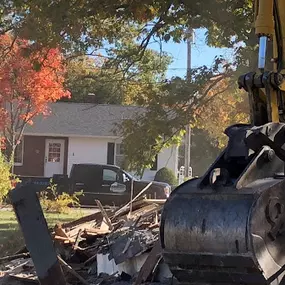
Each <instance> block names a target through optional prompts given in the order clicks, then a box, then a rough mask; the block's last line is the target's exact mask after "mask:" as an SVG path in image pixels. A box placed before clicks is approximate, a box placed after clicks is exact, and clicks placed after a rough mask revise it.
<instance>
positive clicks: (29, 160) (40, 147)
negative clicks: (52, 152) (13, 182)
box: [14, 136, 68, 176]
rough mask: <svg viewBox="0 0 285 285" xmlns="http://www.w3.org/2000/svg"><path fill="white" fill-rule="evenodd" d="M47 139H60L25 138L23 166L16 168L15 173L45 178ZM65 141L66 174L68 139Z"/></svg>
mask: <svg viewBox="0 0 285 285" xmlns="http://www.w3.org/2000/svg"><path fill="white" fill-rule="evenodd" d="M46 139H59V138H58V137H47V136H24V154H23V165H21V166H15V167H14V172H15V174H17V175H23V176H44V167H45V142H46ZM60 139H64V140H65V151H64V167H63V171H64V174H66V173H67V155H68V138H60Z"/></svg>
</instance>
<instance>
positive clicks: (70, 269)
mask: <svg viewBox="0 0 285 285" xmlns="http://www.w3.org/2000/svg"><path fill="white" fill-rule="evenodd" d="M57 258H58V260H59V262H60V264H61V265H62V266H63V267H64V268H65V269H66V270H67V271H68V272H69V273H71V274H72V275H73V276H75V277H76V278H77V279H78V280H80V281H81V283H82V284H84V285H89V283H88V282H87V281H86V280H85V279H84V278H83V277H82V276H80V275H79V274H78V273H77V272H76V271H75V270H74V269H73V268H72V267H71V266H70V265H69V264H67V263H66V262H65V261H64V260H63V259H62V258H61V257H60V256H59V255H58V256H57Z"/></svg>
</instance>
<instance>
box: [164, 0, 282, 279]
mask: <svg viewBox="0 0 285 285" xmlns="http://www.w3.org/2000/svg"><path fill="white" fill-rule="evenodd" d="M254 28H255V33H256V35H257V39H259V50H258V66H256V70H254V71H252V72H249V73H247V74H244V75H241V76H240V77H239V79H238V86H239V88H241V89H244V90H245V91H246V92H247V93H248V98H249V106H250V123H249V124H235V125H232V126H229V127H228V128H227V129H226V130H225V134H226V135H227V136H228V144H227V147H226V148H225V149H224V150H223V151H222V152H221V154H220V155H219V156H218V158H217V159H216V160H215V161H214V163H213V164H212V165H211V166H210V167H209V169H208V170H207V171H206V172H205V174H204V175H203V176H201V177H198V178H193V179H190V180H188V181H186V182H184V183H183V184H181V185H179V186H178V187H177V188H176V189H175V190H174V191H173V192H172V193H171V195H170V197H169V198H168V200H167V201H166V203H165V205H164V208H163V212H162V216H161V225H160V241H161V247H162V256H163V259H164V261H165V263H167V264H168V266H169V269H170V271H171V273H172V275H173V277H174V278H175V280H176V281H177V282H178V283H181V284H285V147H284V145H285V80H284V79H285V0H256V1H255V2H254ZM257 43H258V41H257Z"/></svg>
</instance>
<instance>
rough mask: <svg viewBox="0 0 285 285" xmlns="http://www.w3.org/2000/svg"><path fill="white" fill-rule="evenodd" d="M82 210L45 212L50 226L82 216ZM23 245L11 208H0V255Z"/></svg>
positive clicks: (10, 252) (83, 213) (14, 250)
mask: <svg viewBox="0 0 285 285" xmlns="http://www.w3.org/2000/svg"><path fill="white" fill-rule="evenodd" d="M85 214H86V212H84V210H76V209H74V210H73V209H72V210H70V212H68V213H66V214H57V213H45V218H46V220H47V223H48V225H49V226H50V227H52V226H54V225H55V224H56V223H58V222H60V223H64V222H69V221H72V220H75V219H78V218H80V217H82V216H84V215H85ZM23 246H24V238H23V236H22V232H21V231H20V229H19V225H18V221H17V219H16V217H15V214H14V211H13V210H12V209H5V210H0V257H3V256H7V255H10V254H14V253H15V252H16V251H17V250H19V249H20V248H21V247H23Z"/></svg>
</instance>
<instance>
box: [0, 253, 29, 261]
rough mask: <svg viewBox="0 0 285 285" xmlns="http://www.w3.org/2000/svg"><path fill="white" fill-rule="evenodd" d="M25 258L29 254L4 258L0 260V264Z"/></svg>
mask: <svg viewBox="0 0 285 285" xmlns="http://www.w3.org/2000/svg"><path fill="white" fill-rule="evenodd" d="M26 257H30V254H29V253H21V254H15V255H10V256H5V257H1V258H0V263H3V262H7V261H11V260H14V259H18V258H26Z"/></svg>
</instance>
